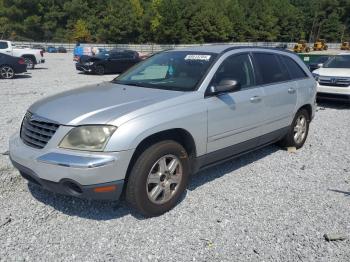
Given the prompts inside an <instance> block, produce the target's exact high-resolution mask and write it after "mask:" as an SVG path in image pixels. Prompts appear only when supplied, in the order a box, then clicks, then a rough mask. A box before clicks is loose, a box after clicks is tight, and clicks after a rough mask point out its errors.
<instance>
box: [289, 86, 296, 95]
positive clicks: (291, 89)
mask: <svg viewBox="0 0 350 262" xmlns="http://www.w3.org/2000/svg"><path fill="white" fill-rule="evenodd" d="M295 91H296V90H295V88H292V87H290V88H288V93H289V94H294V93H295Z"/></svg>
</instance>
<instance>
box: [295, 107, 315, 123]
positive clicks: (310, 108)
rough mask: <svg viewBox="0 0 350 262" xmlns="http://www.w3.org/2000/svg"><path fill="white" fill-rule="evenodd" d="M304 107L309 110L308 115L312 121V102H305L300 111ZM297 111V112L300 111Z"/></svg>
mask: <svg viewBox="0 0 350 262" xmlns="http://www.w3.org/2000/svg"><path fill="white" fill-rule="evenodd" d="M302 109H305V110H306V111H307V112H308V115H309V120H310V121H311V119H312V106H311V105H310V104H305V105H303V106H301V107H300V108H299V109H298V111H300V110H302ZM298 111H297V112H298Z"/></svg>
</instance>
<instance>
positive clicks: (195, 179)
mask: <svg viewBox="0 0 350 262" xmlns="http://www.w3.org/2000/svg"><path fill="white" fill-rule="evenodd" d="M279 150H283V149H282V148H281V147H279V146H276V145H271V146H268V147H265V148H262V149H259V150H256V151H253V152H251V153H248V154H246V155H242V156H240V157H238V158H235V159H231V160H227V161H226V162H224V163H222V164H218V165H215V166H212V167H210V168H208V169H205V170H203V171H200V172H199V173H197V174H195V175H193V176H192V177H191V180H190V183H189V185H188V190H190V191H192V190H195V189H196V188H197V187H200V186H202V185H204V184H206V183H208V182H210V181H213V180H215V179H217V178H220V177H222V176H224V175H226V174H227V173H231V172H233V171H235V170H238V169H240V168H241V167H243V166H246V165H249V164H251V163H253V162H255V161H258V160H259V159H261V158H264V157H266V156H268V155H270V154H273V153H275V152H276V151H279Z"/></svg>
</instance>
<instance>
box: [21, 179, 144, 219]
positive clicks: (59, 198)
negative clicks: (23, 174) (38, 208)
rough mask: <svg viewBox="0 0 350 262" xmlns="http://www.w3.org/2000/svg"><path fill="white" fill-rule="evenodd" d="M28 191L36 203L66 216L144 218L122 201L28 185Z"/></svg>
mask: <svg viewBox="0 0 350 262" xmlns="http://www.w3.org/2000/svg"><path fill="white" fill-rule="evenodd" d="M28 189H29V191H30V192H31V194H32V195H33V197H35V198H36V199H37V200H38V201H40V202H42V203H44V204H45V205H50V206H52V207H53V208H54V209H56V210H57V211H59V212H62V213H64V214H66V215H68V216H77V217H82V218H86V219H92V220H100V221H105V220H110V219H117V218H121V217H124V216H126V215H132V216H133V217H135V218H136V219H138V220H143V219H144V217H142V216H141V215H139V214H138V213H136V212H134V210H132V209H131V208H129V207H128V206H127V205H126V203H125V202H124V201H116V202H111V201H97V200H96V201H95V200H85V199H79V198H76V197H70V196H64V195H59V194H55V193H52V192H49V191H47V190H45V189H43V188H41V187H40V186H37V185H34V184H32V183H28Z"/></svg>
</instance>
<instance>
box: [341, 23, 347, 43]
mask: <svg viewBox="0 0 350 262" xmlns="http://www.w3.org/2000/svg"><path fill="white" fill-rule="evenodd" d="M345 29H346V26H345V24H344V26H343V32H342V34H341V38H340V43H343V38H344V34H345Z"/></svg>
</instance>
